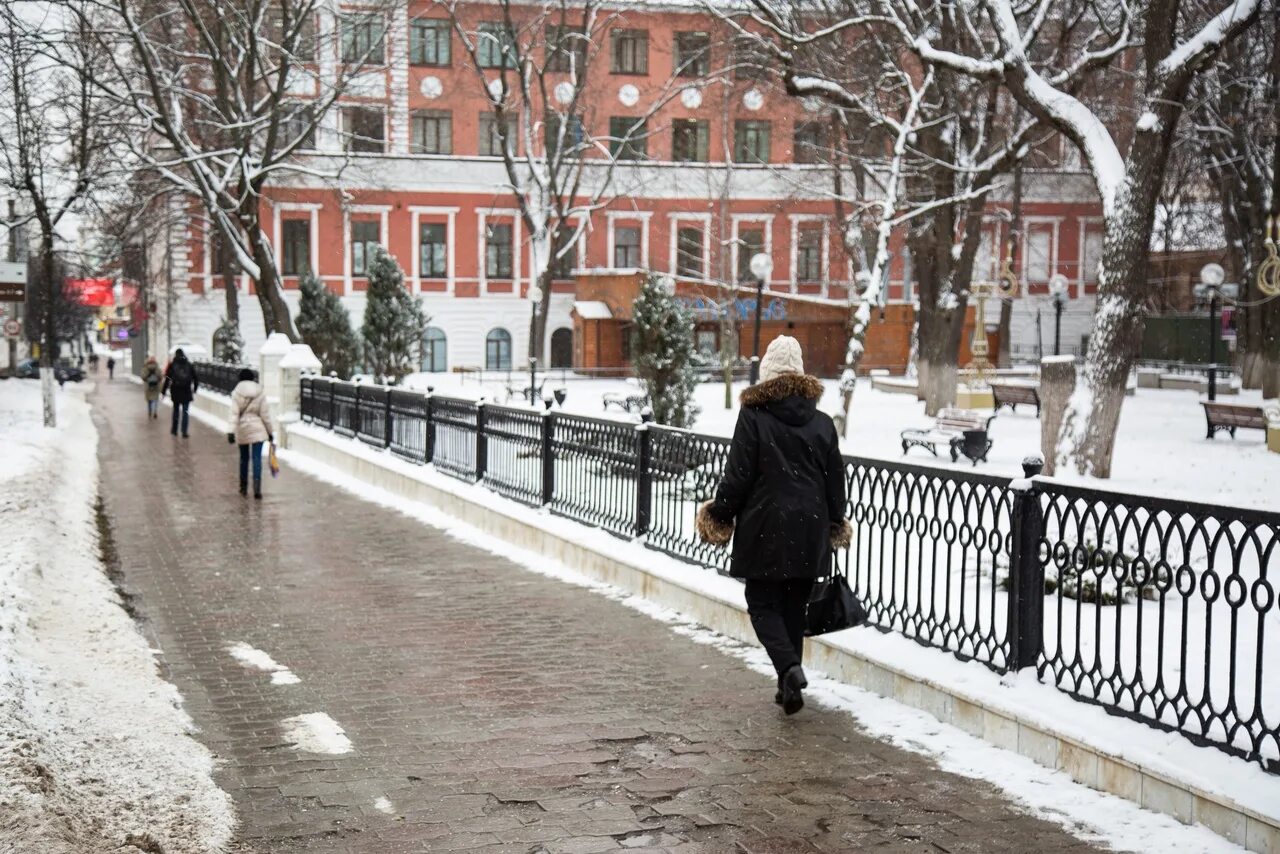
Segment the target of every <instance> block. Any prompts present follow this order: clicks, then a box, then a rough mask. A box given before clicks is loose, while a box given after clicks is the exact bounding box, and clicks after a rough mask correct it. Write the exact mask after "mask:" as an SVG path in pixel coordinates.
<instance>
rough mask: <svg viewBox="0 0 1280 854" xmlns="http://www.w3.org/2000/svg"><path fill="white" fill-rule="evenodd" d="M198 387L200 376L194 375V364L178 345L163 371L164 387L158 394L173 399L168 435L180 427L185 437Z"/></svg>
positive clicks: (174, 434)
mask: <svg viewBox="0 0 1280 854" xmlns="http://www.w3.org/2000/svg"><path fill="white" fill-rule="evenodd" d="M199 389H200V377H199V376H197V375H196V366H195V365H193V364H191V360H190V359H188V358H187V354H186V353H184V352H182V348H181V347H179V348H178V350H177V351H176V352H174V354H173V361H172V362H170V363H169V367H167V368H165V371H164V387H163V388H161V389H160V394H161V395H162V396H163V395H165V394H168V395H169V398H170V399H171V400H172V401H173V423H172V426H170V428H169V433H170V435H173V436H176V435H178V427H179V426H181V427H182V438H184V439H185V438H187V436H188V433H187V426H188V424H187V422H188V421H189V419H190V412H189V410H190V409H191V401H192V400H194V399H195V396H196V392H197V391H198V390H199Z"/></svg>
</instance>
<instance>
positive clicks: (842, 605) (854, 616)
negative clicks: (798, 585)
mask: <svg viewBox="0 0 1280 854" xmlns="http://www.w3.org/2000/svg"><path fill="white" fill-rule="evenodd" d="M866 621H867V609H866V608H864V607H862V603H861V602H859V601H858V597H856V596H854V595H853V591H852V590H851V589H849V579H848V578H847V577H845V574H844V573H843V572H840V571H838V570H837V569H836V568H835V566H834V561H833V565H832V567H831V574H830V575H828V576H827V577H826V578H820V579H818V581H817V583H815V584H814V585H813V593H812V594H811V595H810V597H809V609H808V614H807V620H806V622H807V626H806V627H805V632H804V633H805V636H806V637H813V636H814V635H825V634H827V633H828V632H838V631H840V630H841V629H851V628H853V627H854V626H860V625H862V624H863V623H865V622H866Z"/></svg>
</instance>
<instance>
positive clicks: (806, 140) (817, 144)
mask: <svg viewBox="0 0 1280 854" xmlns="http://www.w3.org/2000/svg"><path fill="white" fill-rule="evenodd" d="M827 148H828V146H827V123H826V122H824V121H807V122H796V132H795V136H794V138H793V139H792V147H791V157H792V159H793V160H795V162H796V163H825V162H827Z"/></svg>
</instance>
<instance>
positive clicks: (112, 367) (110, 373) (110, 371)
mask: <svg viewBox="0 0 1280 854" xmlns="http://www.w3.org/2000/svg"><path fill="white" fill-rule="evenodd" d="M115 378H116V358H115V356H108V357H107V379H108V380H114V379H115Z"/></svg>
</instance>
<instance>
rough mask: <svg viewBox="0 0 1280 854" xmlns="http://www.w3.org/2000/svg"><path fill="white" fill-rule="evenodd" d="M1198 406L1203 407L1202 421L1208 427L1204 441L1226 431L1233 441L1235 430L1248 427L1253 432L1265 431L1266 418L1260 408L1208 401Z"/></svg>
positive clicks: (1201, 402)
mask: <svg viewBox="0 0 1280 854" xmlns="http://www.w3.org/2000/svg"><path fill="white" fill-rule="evenodd" d="M1200 405H1201V406H1203V407H1204V419H1205V421H1206V422H1207V423H1208V425H1209V429H1208V432H1207V433H1206V434H1205V438H1206V439H1212V438H1213V435H1214V434H1215V433H1217V432H1218V431H1219V430H1226V431H1228V432H1229V433H1230V434H1231V438H1232V439H1234V438H1235V437H1236V429H1237V428H1239V427H1249V428H1252V429H1254V430H1266V429H1267V416H1266V413H1264V412H1263V411H1262V407H1261V406H1248V405H1246V404H1243V403H1218V402H1217V401H1209V400H1202V401H1200Z"/></svg>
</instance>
